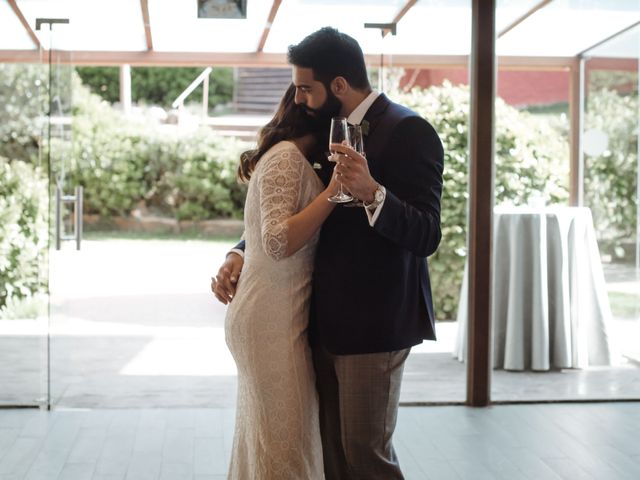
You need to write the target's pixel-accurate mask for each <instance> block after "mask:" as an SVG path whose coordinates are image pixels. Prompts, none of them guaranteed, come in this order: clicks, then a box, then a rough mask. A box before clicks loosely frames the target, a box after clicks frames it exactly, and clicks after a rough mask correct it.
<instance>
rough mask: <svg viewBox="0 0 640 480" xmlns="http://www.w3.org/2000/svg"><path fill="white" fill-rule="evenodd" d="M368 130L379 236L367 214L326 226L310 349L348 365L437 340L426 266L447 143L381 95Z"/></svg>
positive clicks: (341, 214) (339, 217)
mask: <svg viewBox="0 0 640 480" xmlns="http://www.w3.org/2000/svg"><path fill="white" fill-rule="evenodd" d="M364 122H367V123H368V133H367V135H366V136H365V138H364V142H365V151H366V153H367V161H368V163H369V170H370V172H371V175H372V176H373V178H374V179H375V180H376V181H377V182H379V183H380V184H381V185H384V186H385V188H386V190H387V195H386V199H385V202H384V205H383V207H382V209H381V211H380V215H379V216H378V218H377V221H376V222H375V225H374V226H373V227H371V226H370V225H369V222H368V219H367V216H366V214H365V212H363V211H362V208H347V207H344V206H338V207H336V208H335V209H334V211H333V213H331V215H330V216H329V218H327V220H326V221H325V223H324V224H323V226H322V229H321V232H320V240H319V243H318V250H317V253H316V261H315V269H314V274H313V294H312V299H311V318H310V339H311V342H312V344H320V345H322V346H324V348H326V349H327V350H328V351H330V352H332V353H335V354H343V355H344V354H361V353H375V352H389V351H395V350H401V349H404V348H408V347H411V346H413V345H416V344H419V343H422V341H423V339H431V340H435V338H436V335H435V316H434V311H433V301H432V296H431V284H430V280H429V270H428V264H427V259H426V257H428V256H429V255H431V254H432V253H434V252H435V251H436V248H437V247H438V244H439V242H440V238H441V230H440V198H441V194H442V171H443V149H442V143H441V142H440V139H439V137H438V135H437V133H436V132H435V130H434V129H433V127H432V126H431V125H430V124H429V123H428V122H427V121H426V120H424V119H423V118H421V117H420V116H419V115H417V114H416V113H414V112H412V111H411V110H409V109H408V108H405V107H403V106H401V105H398V104H396V103H393V102H391V101H390V100H389V99H388V98H387V97H386V96H385V95H384V94H381V95H380V96H378V98H377V99H376V101H375V102H374V103H373V104H372V106H371V107H370V108H369V111H368V112H367V114H366V115H365V117H364V120H363V123H364ZM239 247H243V245H242V244H240V245H239Z"/></svg>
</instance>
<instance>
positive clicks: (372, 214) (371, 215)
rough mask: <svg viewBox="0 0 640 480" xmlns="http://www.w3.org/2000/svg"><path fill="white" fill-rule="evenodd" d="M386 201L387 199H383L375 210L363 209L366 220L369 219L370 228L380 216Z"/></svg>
mask: <svg viewBox="0 0 640 480" xmlns="http://www.w3.org/2000/svg"><path fill="white" fill-rule="evenodd" d="M386 201H387V197H385V198H384V200H382V202H381V203H380V205H378V206H377V207H376V208H375V209H372V208H367V207H364V211H365V213H366V214H367V218H368V219H369V225H370V226H372V227H373V226H374V225H375V224H376V220H378V217H379V216H380V212H381V211H382V206H383V205H384V202H386Z"/></svg>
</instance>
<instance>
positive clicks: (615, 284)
mask: <svg viewBox="0 0 640 480" xmlns="http://www.w3.org/2000/svg"><path fill="white" fill-rule="evenodd" d="M639 55H640V29H639V28H635V29H632V30H630V31H628V32H626V33H624V34H623V35H620V36H619V37H617V38H615V39H613V40H611V41H610V42H607V43H605V44H603V45H601V46H598V47H596V48H594V49H593V50H590V51H589V52H587V53H586V60H585V76H586V79H585V84H586V95H585V114H584V136H583V143H582V150H583V161H584V204H585V206H586V207H588V208H589V209H590V210H591V213H592V215H593V222H594V226H595V235H596V239H597V243H598V247H599V252H600V259H601V262H602V267H603V269H604V277H605V282H606V287H605V288H606V292H605V294H606V298H607V299H608V301H609V305H610V308H611V315H612V316H611V322H610V325H609V328H608V333H609V336H610V341H611V347H612V356H613V359H614V360H615V365H616V366H615V369H611V370H610V371H609V372H610V373H609V374H610V375H611V377H612V378H611V381H610V384H609V385H607V387H606V390H605V391H606V392H607V397H609V396H610V397H615V398H640V347H639V346H638V342H637V341H636V339H638V338H640V256H639V253H640V243H639V236H638V233H639V225H640V223H639V219H640V217H639V203H638V200H639V188H640V184H639V182H638V180H639V176H638V175H639V169H638V129H639V126H640V123H639V117H638V112H639V109H640V104H639V102H638V58H639Z"/></svg>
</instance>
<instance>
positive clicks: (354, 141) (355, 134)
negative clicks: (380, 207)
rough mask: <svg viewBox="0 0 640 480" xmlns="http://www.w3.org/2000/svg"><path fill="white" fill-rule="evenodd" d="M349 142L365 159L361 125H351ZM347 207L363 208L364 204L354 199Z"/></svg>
mask: <svg viewBox="0 0 640 480" xmlns="http://www.w3.org/2000/svg"><path fill="white" fill-rule="evenodd" d="M349 140H350V141H351V147H352V148H353V149H354V150H355V151H356V152H358V153H359V154H360V155H362V156H363V157H365V156H366V155H365V153H364V138H363V136H362V127H361V126H360V125H349ZM344 206H345V207H362V206H364V203H362V202H361V201H360V200H358V199H357V198H354V199H353V200H351V201H350V202H349V203H345V205H344Z"/></svg>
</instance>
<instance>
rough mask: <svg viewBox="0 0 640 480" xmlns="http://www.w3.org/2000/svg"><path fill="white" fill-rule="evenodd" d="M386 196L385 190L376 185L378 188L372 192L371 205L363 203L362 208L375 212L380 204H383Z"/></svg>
mask: <svg viewBox="0 0 640 480" xmlns="http://www.w3.org/2000/svg"><path fill="white" fill-rule="evenodd" d="M386 196H387V190H386V189H385V188H384V187H383V186H382V185H380V184H378V188H376V191H375V192H373V202H371V203H363V205H364V208H368V209H369V210H375V209H376V208H378V207H379V206H380V204H381V203H382V202H384V199H385V197H386Z"/></svg>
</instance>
